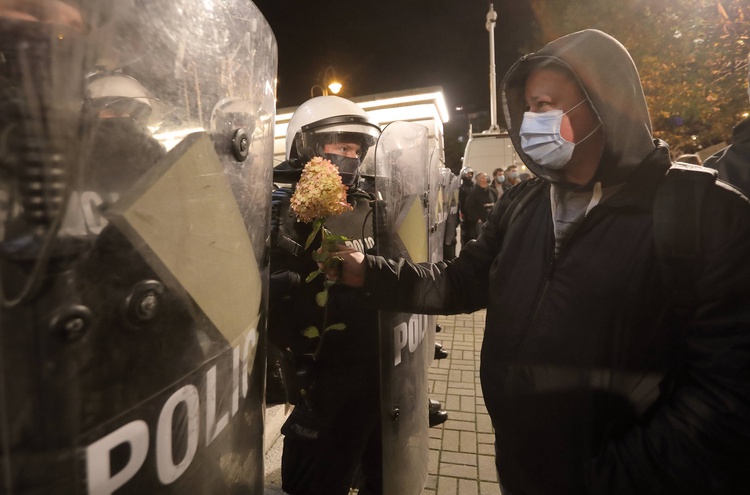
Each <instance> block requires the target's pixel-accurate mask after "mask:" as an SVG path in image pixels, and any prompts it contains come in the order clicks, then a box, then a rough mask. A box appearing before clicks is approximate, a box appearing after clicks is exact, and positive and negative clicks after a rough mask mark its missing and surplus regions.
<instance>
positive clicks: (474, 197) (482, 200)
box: [464, 184, 497, 225]
mask: <svg viewBox="0 0 750 495" xmlns="http://www.w3.org/2000/svg"><path fill="white" fill-rule="evenodd" d="M496 200H497V195H496V194H495V193H494V191H492V190H491V189H490V188H489V187H485V188H482V187H480V186H479V185H478V184H477V185H475V186H474V188H473V189H472V190H471V192H470V193H469V196H468V197H467V198H466V204H465V205H464V218H466V221H467V222H469V223H471V224H472V225H474V224H476V223H477V222H478V221H480V220H481V221H482V222H486V221H487V217H488V216H489V214H490V211H491V210H492V205H493V204H494V203H495V201H496Z"/></svg>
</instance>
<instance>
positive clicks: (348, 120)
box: [297, 115, 380, 161]
mask: <svg viewBox="0 0 750 495" xmlns="http://www.w3.org/2000/svg"><path fill="white" fill-rule="evenodd" d="M379 136H380V129H379V128H378V126H377V125H375V124H373V123H371V122H369V121H368V120H367V119H365V118H363V117H360V116H358V115H343V116H338V117H332V118H329V119H323V120H320V121H318V122H313V123H312V124H309V125H306V126H304V127H302V129H300V132H299V134H298V135H297V150H298V152H299V154H300V157H301V158H302V159H310V158H312V157H314V156H323V154H324V152H325V151H324V150H325V145H327V144H333V143H349V144H354V145H356V146H357V147H358V150H357V152H356V153H357V157H358V158H359V159H360V161H364V159H365V157H366V156H367V154H368V152H369V150H370V149H371V148H373V145H374V144H375V143H376V142H377V140H378V137H379Z"/></svg>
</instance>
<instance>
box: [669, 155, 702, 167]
mask: <svg viewBox="0 0 750 495" xmlns="http://www.w3.org/2000/svg"><path fill="white" fill-rule="evenodd" d="M675 161H676V162H680V163H689V164H691V165H698V166H701V165H703V160H701V157H700V156H698V155H696V154H695V153H687V154H684V155H680V156H678V157H677V159H676V160H675Z"/></svg>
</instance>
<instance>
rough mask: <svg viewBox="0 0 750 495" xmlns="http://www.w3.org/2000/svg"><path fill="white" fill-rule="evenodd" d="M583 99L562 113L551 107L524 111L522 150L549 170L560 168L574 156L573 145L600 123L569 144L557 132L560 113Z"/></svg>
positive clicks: (560, 122)
mask: <svg viewBox="0 0 750 495" xmlns="http://www.w3.org/2000/svg"><path fill="white" fill-rule="evenodd" d="M585 101H586V100H581V101H580V102H579V103H578V104H576V105H574V106H573V108H571V109H570V110H568V111H567V112H565V113H563V111H562V110H550V111H548V112H541V113H536V112H524V114H523V121H522V122H521V130H520V132H519V134H520V135H521V149H523V152H524V153H526V154H527V155H529V157H531V159H532V160H534V161H535V162H536V163H538V164H539V165H541V166H542V167H546V168H549V169H551V170H560V169H561V168H563V167H564V166H565V165H566V164H567V163H568V162H569V161H570V158H571V157H572V156H573V150H574V149H575V147H576V144H581V143H582V142H584V141H585V140H586V139H588V138H589V137H591V136H592V135H593V134H594V133H595V132H596V130H597V129H599V127H600V126H601V125H602V124H601V123H599V125H597V126H596V127H595V128H594V130H592V131H591V132H590V133H589V135H588V136H586V137H585V138H583V139H581V140H580V141H578V143H571V142H570V141H568V140H566V139H565V138H563V137H562V136H561V135H560V125H561V124H562V118H563V115H566V114H568V113H570V112H572V111H573V110H574V109H576V108H577V107H578V106H579V105H581V104H583V102H585Z"/></svg>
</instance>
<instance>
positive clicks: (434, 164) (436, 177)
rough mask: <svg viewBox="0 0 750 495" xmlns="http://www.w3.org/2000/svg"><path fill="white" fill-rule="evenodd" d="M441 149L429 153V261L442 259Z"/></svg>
mask: <svg viewBox="0 0 750 495" xmlns="http://www.w3.org/2000/svg"><path fill="white" fill-rule="evenodd" d="M441 155H442V150H440V149H439V148H435V149H433V150H432V152H431V153H430V164H429V169H428V174H427V175H428V188H429V191H430V199H429V211H430V219H429V222H430V261H431V262H436V261H440V260H442V259H443V240H444V239H445V219H446V216H447V215H446V207H447V206H448V203H447V202H446V198H445V192H446V191H445V189H446V184H445V180H444V172H443V171H444V170H446V169H445V168H444V167H443V164H442V159H441Z"/></svg>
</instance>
